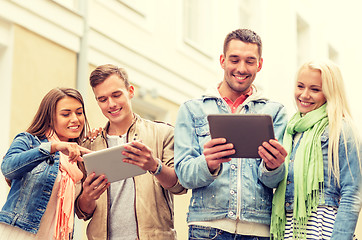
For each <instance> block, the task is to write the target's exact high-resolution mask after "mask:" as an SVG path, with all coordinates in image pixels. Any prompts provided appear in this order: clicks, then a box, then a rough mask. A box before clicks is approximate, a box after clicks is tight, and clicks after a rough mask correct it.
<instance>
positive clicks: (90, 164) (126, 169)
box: [83, 145, 146, 182]
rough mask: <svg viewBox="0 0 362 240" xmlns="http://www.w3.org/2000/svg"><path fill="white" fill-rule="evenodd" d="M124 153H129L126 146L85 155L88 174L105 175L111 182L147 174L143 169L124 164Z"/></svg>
mask: <svg viewBox="0 0 362 240" xmlns="http://www.w3.org/2000/svg"><path fill="white" fill-rule="evenodd" d="M122 151H127V150H126V149H125V148H124V145H120V146H115V147H110V148H106V149H102V150H99V151H95V152H92V153H88V154H85V155H83V160H84V164H85V168H86V170H87V173H88V174H90V173H92V172H95V174H96V176H99V175H101V174H104V175H105V176H106V178H107V179H108V181H109V182H116V181H119V180H122V179H125V178H129V177H134V176H137V175H141V174H144V173H146V171H145V170H143V169H142V168H140V167H138V166H136V165H133V164H130V163H125V162H123V158H125V156H124V155H122Z"/></svg>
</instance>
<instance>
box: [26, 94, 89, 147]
mask: <svg viewBox="0 0 362 240" xmlns="http://www.w3.org/2000/svg"><path fill="white" fill-rule="evenodd" d="M65 97H72V98H74V99H76V100H78V101H79V102H80V103H81V104H82V107H83V114H84V120H85V121H84V128H83V130H82V132H81V133H80V136H79V137H78V138H75V139H70V140H69V141H71V142H77V143H80V142H81V141H82V139H83V138H84V137H85V135H86V133H87V131H88V129H89V123H88V120H87V116H86V114H85V108H84V101H83V97H82V95H81V94H80V93H79V92H78V91H77V90H75V89H73V88H53V89H52V90H50V91H49V92H48V93H47V94H46V95H45V96H44V98H43V100H42V101H41V103H40V106H39V108H38V111H37V113H36V114H35V116H34V119H33V121H32V122H31V124H30V126H29V128H28V129H27V130H26V131H27V132H28V133H30V134H32V135H34V136H37V137H39V138H40V139H44V138H45V133H46V132H47V131H48V130H49V129H50V130H51V131H52V132H54V117H55V111H56V106H57V103H58V101H59V100H61V99H63V98H65Z"/></svg>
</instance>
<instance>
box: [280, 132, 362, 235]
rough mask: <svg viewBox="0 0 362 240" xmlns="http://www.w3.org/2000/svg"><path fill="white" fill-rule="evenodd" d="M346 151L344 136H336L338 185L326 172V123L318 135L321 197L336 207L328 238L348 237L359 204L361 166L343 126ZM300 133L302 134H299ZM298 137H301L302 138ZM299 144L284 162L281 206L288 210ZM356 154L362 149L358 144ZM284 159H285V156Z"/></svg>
mask: <svg viewBox="0 0 362 240" xmlns="http://www.w3.org/2000/svg"><path fill="white" fill-rule="evenodd" d="M344 129H345V135H346V141H347V155H348V161H347V158H346V156H347V155H346V149H345V146H344V143H345V140H344V139H343V137H342V135H341V137H340V139H339V169H340V186H338V184H336V182H335V178H334V176H333V174H332V176H331V178H330V177H329V175H328V144H329V137H328V127H327V128H326V130H325V131H324V132H323V134H322V136H321V144H322V153H323V167H324V199H325V203H324V204H323V205H325V206H333V207H337V208H338V211H337V216H336V220H335V223H334V226H333V233H332V238H331V240H333V239H334V240H343V239H346V240H347V239H352V236H353V234H354V231H355V228H356V224H357V220H358V215H359V211H360V209H361V204H362V195H361V194H362V192H361V191H362V189H361V187H362V177H361V168H360V167H361V166H360V163H359V160H358V157H357V149H356V145H355V142H354V139H353V137H352V136H353V135H352V134H351V131H352V130H351V129H350V128H347V127H346V126H344ZM302 137H303V135H302ZM302 137H301V138H302ZM298 147H299V144H296V146H295V147H294V148H293V150H292V153H291V156H290V159H291V161H290V162H289V166H288V178H287V187H286V193H285V209H286V211H292V210H293V207H294V204H293V203H294V168H293V166H294V158H295V153H296V151H297V149H298ZM359 154H360V156H361V157H362V151H361V147H360V153H359ZM286 161H287V160H286Z"/></svg>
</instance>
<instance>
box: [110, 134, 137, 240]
mask: <svg viewBox="0 0 362 240" xmlns="http://www.w3.org/2000/svg"><path fill="white" fill-rule="evenodd" d="M107 142H108V146H109V147H113V146H118V145H121V144H124V143H126V135H122V136H121V137H120V136H111V135H107ZM109 190H110V219H109V222H110V223H109V224H110V226H109V235H110V240H133V239H137V223H136V216H135V206H134V203H135V188H134V180H133V178H127V179H124V180H120V181H118V182H113V183H111V185H110V187H109Z"/></svg>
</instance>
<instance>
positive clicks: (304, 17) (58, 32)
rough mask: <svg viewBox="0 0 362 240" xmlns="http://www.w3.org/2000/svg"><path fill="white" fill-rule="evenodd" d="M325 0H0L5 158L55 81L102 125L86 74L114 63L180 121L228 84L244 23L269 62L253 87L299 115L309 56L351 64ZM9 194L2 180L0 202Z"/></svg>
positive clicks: (153, 104) (150, 111) (182, 201)
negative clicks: (184, 110)
mask: <svg viewBox="0 0 362 240" xmlns="http://www.w3.org/2000/svg"><path fill="white" fill-rule="evenodd" d="M316 2H317V3H316ZM325 2H326V1H320V2H318V1H311V0H294V1H290V0H277V1H267V0H32V1H25V0H0V102H1V109H2V119H1V123H2V131H1V133H2V134H1V136H0V154H1V155H2V156H3V155H4V154H5V152H6V150H7V148H8V147H9V144H10V143H11V140H12V139H13V137H14V136H15V135H16V134H17V133H18V132H21V131H25V129H26V128H27V127H28V124H29V123H30V121H31V119H32V117H33V116H34V114H35V112H36V110H37V108H38V106H39V103H40V100H41V99H42V97H43V96H44V95H45V93H46V92H48V91H49V90H50V89H51V88H54V87H74V88H77V89H78V90H80V91H81V92H82V94H83V96H84V98H85V101H86V112H87V115H88V118H89V120H90V123H91V127H99V126H104V124H105V122H106V119H105V118H104V117H103V115H102V114H101V112H100V110H98V106H97V104H96V102H95V100H94V97H93V93H92V91H91V88H90V87H89V83H88V78H89V73H90V72H91V71H92V70H93V69H94V68H95V66H97V65H101V64H106V63H112V64H116V65H118V66H121V67H124V68H125V69H126V70H127V71H128V74H129V79H130V82H131V84H133V85H134V86H135V88H136V96H135V98H134V100H133V107H134V110H135V112H137V113H139V114H140V115H141V116H144V117H146V118H149V119H157V120H163V121H166V122H169V123H171V124H174V122H175V119H176V116H177V111H178V106H179V105H180V104H181V103H182V102H183V101H185V100H187V99H189V98H193V97H195V96H198V95H200V94H201V93H202V92H203V91H204V90H205V88H207V87H208V86H210V85H212V84H215V83H217V82H219V81H221V80H222V77H223V76H222V69H221V68H220V65H219V56H220V54H221V53H222V45H223V40H224V37H225V36H226V34H227V33H229V32H230V31H232V30H234V29H236V28H251V29H253V30H254V31H256V32H257V33H258V34H259V35H260V36H261V38H262V40H263V45H264V47H263V57H264V66H263V70H262V71H261V72H260V73H259V75H258V77H257V80H256V82H255V84H256V85H257V87H259V88H261V89H262V90H263V91H265V92H266V93H267V95H269V96H270V97H272V98H274V99H276V100H278V101H280V102H282V103H283V104H285V105H286V106H287V108H288V111H290V112H293V111H294V107H293V106H294V104H293V98H292V95H293V94H292V91H293V81H294V80H293V77H294V74H295V72H296V69H297V67H298V66H299V65H300V64H301V63H302V62H304V61H305V60H307V59H309V58H316V57H318V58H330V59H332V60H334V61H336V62H337V63H340V64H341V65H342V66H343V64H345V65H347V64H346V63H345V61H344V60H345V59H347V58H348V57H347V56H345V55H344V52H343V49H342V48H341V47H340V45H339V44H338V41H337V40H336V39H334V38H330V37H329V35H328V33H327V32H326V31H327V30H328V27H327V26H329V25H328V24H330V23H328V22H327V21H326V19H324V18H320V17H319V14H320V11H319V10H318V9H325V8H324V5H323V4H324V3H325ZM318 4H319V6H320V8H316V5H318ZM317 7H318V6H317ZM7 191H8V188H7V186H6V184H5V183H4V182H1V184H0V192H1V195H0V204H1V206H2V205H3V202H4V201H5V196H6V194H5V193H7ZM188 198H189V195H186V196H176V197H175V204H176V213H175V221H176V228H177V231H178V236H179V238H180V239H186V236H187V226H186V222H185V219H186V211H187V206H188ZM83 225H84V224H83V223H82V222H77V229H76V238H75V239H82V238H84V239H85V237H84V233H83V232H84V229H83V228H84V226H83ZM359 231H360V233H359V234H360V236H362V232H361V231H362V230H359Z"/></svg>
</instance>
